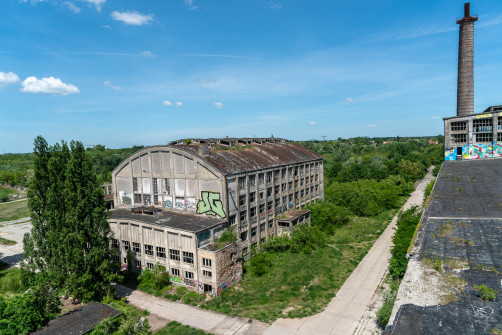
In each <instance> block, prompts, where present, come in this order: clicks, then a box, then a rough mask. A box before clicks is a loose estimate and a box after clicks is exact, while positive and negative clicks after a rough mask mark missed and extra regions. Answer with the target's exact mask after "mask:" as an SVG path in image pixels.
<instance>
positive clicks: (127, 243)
mask: <svg viewBox="0 0 502 335" xmlns="http://www.w3.org/2000/svg"><path fill="white" fill-rule="evenodd" d="M122 247H123V248H124V250H129V247H130V245H129V241H122Z"/></svg>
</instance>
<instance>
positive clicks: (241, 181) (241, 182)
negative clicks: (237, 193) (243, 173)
mask: <svg viewBox="0 0 502 335" xmlns="http://www.w3.org/2000/svg"><path fill="white" fill-rule="evenodd" d="M237 180H238V183H239V188H246V177H239V179H237Z"/></svg>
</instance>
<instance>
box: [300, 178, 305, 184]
mask: <svg viewBox="0 0 502 335" xmlns="http://www.w3.org/2000/svg"><path fill="white" fill-rule="evenodd" d="M304 182H305V180H304V179H303V178H302V179H300V186H303V183H304Z"/></svg>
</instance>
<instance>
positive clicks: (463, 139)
mask: <svg viewBox="0 0 502 335" xmlns="http://www.w3.org/2000/svg"><path fill="white" fill-rule="evenodd" d="M474 138H475V141H476V142H477V143H483V142H484V143H492V142H493V134H492V133H477V134H474ZM451 141H452V143H467V134H452V135H451ZM497 142H502V133H497Z"/></svg>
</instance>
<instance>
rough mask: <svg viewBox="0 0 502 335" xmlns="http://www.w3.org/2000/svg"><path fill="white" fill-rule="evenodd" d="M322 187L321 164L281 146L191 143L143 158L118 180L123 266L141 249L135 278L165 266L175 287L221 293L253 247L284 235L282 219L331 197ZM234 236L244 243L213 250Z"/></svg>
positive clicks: (115, 176) (116, 223) (116, 216)
mask: <svg viewBox="0 0 502 335" xmlns="http://www.w3.org/2000/svg"><path fill="white" fill-rule="evenodd" d="M323 184H324V183H323V162H322V157H321V156H319V155H317V154H316V153H314V152H312V151H310V150H308V149H306V148H304V147H301V146H299V145H296V144H293V143H289V142H287V141H285V140H283V139H228V138H226V139H190V140H180V141H175V142H172V143H170V144H169V145H164V146H152V147H148V148H145V149H142V150H140V151H138V152H136V153H134V154H133V155H131V156H130V157H128V158H127V159H125V160H124V161H123V162H122V163H120V164H119V165H118V166H117V168H116V169H115V170H114V171H113V172H112V193H113V198H114V203H115V207H116V209H114V210H112V211H111V212H112V217H111V219H110V220H109V221H110V225H111V227H112V230H113V232H114V234H115V239H114V245H115V246H116V247H117V261H118V262H119V263H121V262H123V261H125V257H126V255H127V252H128V250H133V247H134V250H133V256H134V262H135V264H136V265H137V266H135V267H136V268H137V269H138V270H139V269H145V268H151V267H153V265H154V264H155V263H157V262H159V263H161V264H162V265H165V266H166V268H167V269H168V270H169V272H170V273H171V275H172V278H173V282H178V283H179V284H183V285H185V286H187V287H189V288H194V289H197V290H198V291H199V292H210V293H213V294H219V292H220V291H221V289H225V288H228V287H230V286H231V285H233V284H234V283H236V282H237V281H239V280H240V277H241V275H242V264H241V263H242V258H243V257H244V258H246V257H247V255H248V254H249V252H250V250H251V248H252V247H253V246H255V245H258V244H260V243H262V242H264V241H265V238H266V237H267V236H272V235H277V234H278V226H277V222H278V218H279V217H281V218H282V217H284V216H286V217H290V216H291V215H292V213H293V212H294V211H295V210H299V209H300V208H301V207H302V206H304V205H306V204H308V203H310V202H313V201H317V200H319V199H323V198H324V189H323ZM135 213H136V214H135ZM309 215H310V213H309V211H305V213H303V212H302V215H301V216H300V217H298V218H296V217H295V218H294V220H292V222H304V221H305V222H307V221H310V216H309ZM297 219H298V220H297ZM295 220H296V221H295ZM292 226H293V225H292V224H291V227H288V228H290V229H292ZM227 227H230V228H231V229H233V230H234V231H235V232H236V233H237V236H238V238H240V239H238V241H237V242H235V243H234V244H231V245H228V246H225V247H223V248H221V249H219V250H215V244H214V242H215V239H217V238H218V236H219V235H220V234H221V232H222V231H223V230H224V229H226V228H227ZM283 230H284V227H281V232H282V231H283ZM133 243H134V246H133ZM145 248H147V249H145ZM184 253H187V255H188V256H190V257H189V259H190V260H191V262H184V261H183V260H182V259H183V254H184ZM178 254H179V259H176V258H177V257H176V255H178ZM207 264H211V265H210V266H206V265H207ZM209 274H210V275H209Z"/></svg>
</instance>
